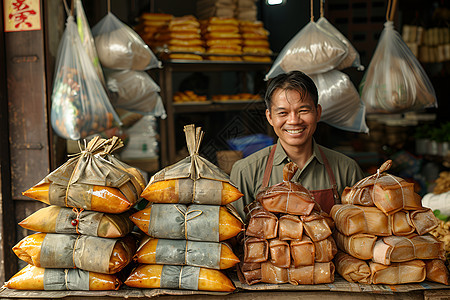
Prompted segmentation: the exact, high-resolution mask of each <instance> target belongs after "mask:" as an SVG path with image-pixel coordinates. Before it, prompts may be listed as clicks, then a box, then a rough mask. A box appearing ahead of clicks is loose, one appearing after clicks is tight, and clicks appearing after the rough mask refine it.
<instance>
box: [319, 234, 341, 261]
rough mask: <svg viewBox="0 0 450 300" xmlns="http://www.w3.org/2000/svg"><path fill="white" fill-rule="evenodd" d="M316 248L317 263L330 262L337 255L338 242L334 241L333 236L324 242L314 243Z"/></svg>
mask: <svg viewBox="0 0 450 300" xmlns="http://www.w3.org/2000/svg"><path fill="white" fill-rule="evenodd" d="M314 248H315V258H314V261H315V262H317V263H320V262H329V261H331V260H332V259H333V257H334V256H335V255H336V253H337V247H336V242H335V241H334V239H333V237H332V236H329V237H327V238H326V239H324V240H321V241H318V242H314Z"/></svg>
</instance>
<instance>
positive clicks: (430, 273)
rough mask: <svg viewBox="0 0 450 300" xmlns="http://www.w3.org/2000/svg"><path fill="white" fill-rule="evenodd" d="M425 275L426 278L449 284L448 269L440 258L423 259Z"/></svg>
mask: <svg viewBox="0 0 450 300" xmlns="http://www.w3.org/2000/svg"><path fill="white" fill-rule="evenodd" d="M424 262H425V265H426V270H427V276H426V279H427V280H430V281H434V282H438V283H442V284H445V285H448V284H449V271H448V269H447V266H446V265H445V262H444V261H443V260H440V259H432V260H425V261H424Z"/></svg>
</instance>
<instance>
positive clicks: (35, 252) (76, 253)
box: [13, 233, 136, 274]
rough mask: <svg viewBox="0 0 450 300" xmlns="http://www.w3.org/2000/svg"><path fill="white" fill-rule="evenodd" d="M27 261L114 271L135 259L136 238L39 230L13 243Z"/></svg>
mask: <svg viewBox="0 0 450 300" xmlns="http://www.w3.org/2000/svg"><path fill="white" fill-rule="evenodd" d="M13 251H14V253H15V254H16V255H17V256H18V257H19V258H20V259H21V260H23V261H25V262H26V263H28V264H30V265H33V266H36V267H42V268H64V269H65V268H78V269H83V270H86V271H92V272H98V273H104V274H114V273H117V272H119V271H120V270H122V269H123V268H124V267H125V266H126V265H128V263H129V262H130V261H131V260H132V256H133V254H134V253H135V251H136V241H135V239H134V238H133V237H131V236H126V237H125V238H121V239H109V238H100V237H93V236H87V235H75V234H58V233H35V234H32V235H29V236H26V237H25V238H23V239H22V240H21V241H20V242H19V243H17V244H16V245H15V246H14V247H13Z"/></svg>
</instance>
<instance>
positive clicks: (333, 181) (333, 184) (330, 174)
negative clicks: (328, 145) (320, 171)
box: [318, 146, 340, 203]
mask: <svg viewBox="0 0 450 300" xmlns="http://www.w3.org/2000/svg"><path fill="white" fill-rule="evenodd" d="M318 148H319V152H320V156H322V159H323V163H324V165H325V169H326V170H327V173H328V178H329V179H330V182H331V187H332V189H333V197H334V203H339V202H340V201H339V193H338V191H337V184H336V178H335V177H334V173H333V170H331V167H330V163H329V162H328V159H327V157H326V156H325V154H324V153H323V151H322V148H321V147H320V146H319V147H318Z"/></svg>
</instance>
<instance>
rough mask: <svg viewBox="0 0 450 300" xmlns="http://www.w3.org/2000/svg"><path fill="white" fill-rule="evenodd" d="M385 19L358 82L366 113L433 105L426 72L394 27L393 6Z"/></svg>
mask: <svg viewBox="0 0 450 300" xmlns="http://www.w3.org/2000/svg"><path fill="white" fill-rule="evenodd" d="M393 7H395V5H394V6H393ZM388 15H389V12H388ZM387 20H388V21H387V22H386V23H384V29H383V31H382V32H381V36H380V40H379V41H378V45H377V48H376V49H375V53H374V55H373V57H372V60H371V62H370V64H369V67H368V68H367V71H366V73H365V74H364V77H363V79H362V81H361V84H360V91H361V99H362V100H363V102H364V103H365V104H366V107H367V113H401V112H407V111H416V110H421V109H424V108H427V107H437V101H436V94H435V92H434V88H433V86H432V84H431V82H430V80H429V79H428V76H427V74H426V73H425V71H424V70H423V68H422V66H421V65H420V63H419V61H418V60H417V58H416V57H415V56H414V54H413V53H412V52H411V50H410V49H409V48H408V46H407V45H406V43H405V42H404V41H403V40H402V37H401V36H400V34H399V33H398V32H397V31H396V30H395V29H394V23H393V22H392V20H393V9H391V13H390V17H388V18H387Z"/></svg>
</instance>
